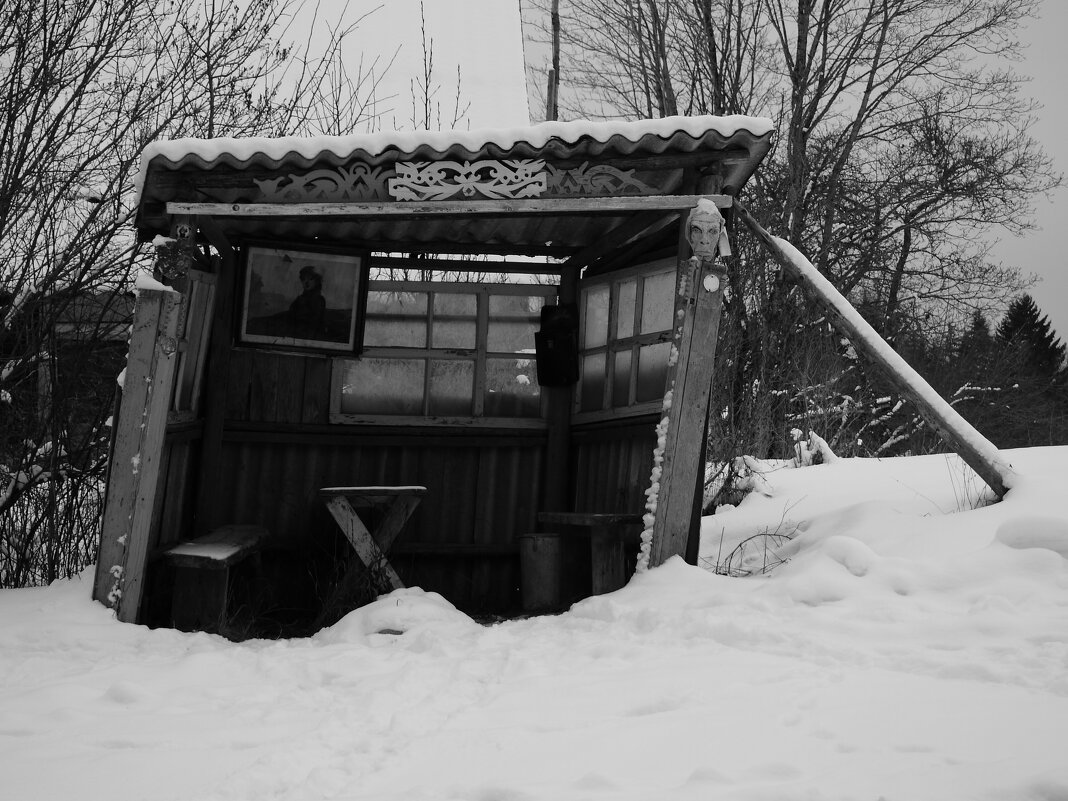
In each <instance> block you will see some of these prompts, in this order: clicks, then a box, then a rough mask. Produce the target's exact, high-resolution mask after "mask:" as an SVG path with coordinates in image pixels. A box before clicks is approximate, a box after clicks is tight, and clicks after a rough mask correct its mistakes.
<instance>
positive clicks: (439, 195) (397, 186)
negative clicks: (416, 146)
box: [387, 159, 546, 200]
mask: <svg viewBox="0 0 1068 801" xmlns="http://www.w3.org/2000/svg"><path fill="white" fill-rule="evenodd" d="M387 184H388V186H389V196H390V197H392V198H393V199H395V200H450V199H453V198H458V197H463V198H474V197H484V198H490V199H493V200H497V199H501V198H523V197H540V196H541V195H543V194H544V193H545V187H546V181H545V160H544V159H509V160H506V161H494V160H492V159H480V160H478V161H474V162H472V161H464V162H462V163H461V162H459V161H428V162H414V161H398V162H397V174H396V177H394V178H390V179H389V180H388V181H387Z"/></svg>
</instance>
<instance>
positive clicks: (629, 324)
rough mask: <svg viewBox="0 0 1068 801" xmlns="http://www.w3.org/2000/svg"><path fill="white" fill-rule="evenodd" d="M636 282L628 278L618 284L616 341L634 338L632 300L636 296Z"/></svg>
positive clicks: (634, 279)
mask: <svg viewBox="0 0 1068 801" xmlns="http://www.w3.org/2000/svg"><path fill="white" fill-rule="evenodd" d="M637 291H638V280H637V279H636V278H630V279H628V280H626V281H621V282H620V284H619V295H618V296H617V299H616V339H622V338H623V337H630V336H634V299H635V297H636V296H637Z"/></svg>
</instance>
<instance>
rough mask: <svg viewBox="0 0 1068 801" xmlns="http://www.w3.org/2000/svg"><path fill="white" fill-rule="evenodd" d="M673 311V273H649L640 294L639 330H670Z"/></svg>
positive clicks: (643, 331) (644, 332) (647, 332)
mask: <svg viewBox="0 0 1068 801" xmlns="http://www.w3.org/2000/svg"><path fill="white" fill-rule="evenodd" d="M674 313H675V273H660V274H659V275H650V276H649V277H647V278H646V279H645V288H644V292H643V295H642V325H641V332H642V333H643V334H649V333H651V332H653V331H670V330H671V315H672V314H674Z"/></svg>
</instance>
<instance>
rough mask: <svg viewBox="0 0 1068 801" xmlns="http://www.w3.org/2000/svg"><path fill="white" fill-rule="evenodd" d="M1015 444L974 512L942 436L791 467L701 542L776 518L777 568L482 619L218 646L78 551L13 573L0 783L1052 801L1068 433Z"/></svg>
mask: <svg viewBox="0 0 1068 801" xmlns="http://www.w3.org/2000/svg"><path fill="white" fill-rule="evenodd" d="M1008 457H1009V459H1010V461H1011V462H1012V464H1013V466H1014V467H1015V468H1016V470H1017V471H1018V472H1019V473H1020V479H1019V480H1018V481H1017V482H1016V484H1015V488H1014V489H1013V490H1012V491H1011V492H1010V494H1009V496H1008V498H1007V499H1006V501H1005V502H1003V503H1001V504H997V505H994V506H987V507H985V508H980V509H977V510H974V511H959V510H960V509H962V508H965V507H967V506H969V505H970V504H971V503H972V501H973V500H974V499H975V497H976V496H977V495H978V491H977V489H976V485H975V483H974V480H972V481H969V480H968V479H967V477H966V475H967V471H966V470H965V469H964V468H963V467H961V465H960V463H959V462H958V461H957V460H956V458H955V457H952V458H950V459H947V458H945V457H941V456H928V457H918V458H911V459H888V460H883V461H874V460H842V461H841V462H838V463H836V464H829V465H822V466H816V467H809V468H804V469H797V470H782V471H779V472H776V473H774V474H771V475H769V476H767V477H766V478H767V481H768V484H769V487H770V492H771V495H770V496H768V495H763V494H753V495H750V496H749V497H748V498H746V500H745V501H744V502H742V503H741V504H740V505H739V506H738V508H735V509H723V510H721V511H720V512H719V513H718V514H716V515H714V516H712V517H709V518H706V519H705V526H704V537H703V542H702V556H703V559H704V560H706V561H707V562H716V561H718V562H723V561H724V560H725V557H726V555H727V554H728V553H729V552H730V551H731V550H732V549H733V546H734V544H735V543H737V542H739V541H742V540H745V539H746V538H748V537H750V536H752V535H759V534H761V533H763V532H771V533H775V534H778V535H790V537H791V538H792V539H790V540H788V541H787V540H785V539H784V540H783V541H782V543H783V548H784V549H785V550H780V551H779V552H778V553H774V552H772V551H768V553H767V554H765V552H764V548H763V544H762V543H761V542H760V541H759V540H751V541H750V542H749V545H748V547H747V554H748V555H747V556H745V558H744V559H743V560H742V561H744V562H745V563H746V564H747V565H748V566H749V567H750V568H753V567H756V568H761V567H763V565H764V564H765V563H767V564H772V563H774V562H776V561H779V560H780V559H782V558H784V557H785V558H786V559H787V561H786V562H785V563H783V564H780V565H778V566H777V567H776V568H775V569H774V570H772V571H771V572H770V573H768V574H766V575H760V574H757V575H754V576H750V577H748V578H728V577H726V576H721V575H716V574H715V573H713V572H711V571H709V570H707V569H701V568H698V567H690V566H687V565H685V564H684V563H682V562H681V561H673V562H669V563H668V564H667V565H664V566H662V567H660V568H657V569H655V570H651V571H649V572H647V573H644V574H641V575H639V576H638V577H637V578H635V579H634V580H633V581H632V582H631V584H630V585H629V586H628V587H626V588H624V589H623V590H621V591H619V592H617V593H614V594H612V595H607V596H601V597H598V598H593V599H589V600H587V601H584V602H582V603H579V604H577V605H576V606H575V607H574V608H572V609H571V610H570V611H569V612H567V613H566V614H563V615H559V616H555V617H542V618H535V619H527V620H518V621H513V622H508V623H503V624H499V625H494V626H488V627H487V626H480V625H478V624H476V623H475V622H473V621H471V620H470V619H468V618H467V617H465V616H464V615H462V614H460V613H458V612H456V611H455V610H454V609H452V608H451V607H450V606H449V605H448V604H447V603H446V602H444V601H443V600H442V599H441V598H439V597H437V596H434V595H432V594H427V593H423V592H422V591H420V590H416V589H411V590H403V591H399V592H397V593H394V594H392V595H390V596H387V597H385V598H383V599H381V600H379V601H378V602H376V603H375V604H373V605H371V606H370V607H365V608H364V609H362V610H358V611H356V612H354V613H352V614H351V615H349V616H348V617H346V618H345V619H344V620H342V621H341V622H340V623H339V624H337V625H336V626H335V627H333V628H332V629H330V630H327V631H324V632H322V633H320V634H319V635H317V636H316V637H314V638H311V639H307V640H291V641H283V642H267V641H252V642H246V643H242V644H232V643H229V642H227V641H225V640H222V639H219V638H217V637H214V636H209V635H205V634H181V633H178V632H175V631H148V630H146V629H144V628H142V627H138V626H131V625H124V624H120V623H117V622H115V621H114V620H112V618H111V615H110V613H109V612H108V611H107V610H105V609H104V608H103V607H101V606H99V605H97V604H94V603H92V602H91V601H90V600H89V592H90V585H91V573H87V574H85V575H84V576H83V577H82V578H80V579H78V580H73V581H64V582H59V583H57V584H55V585H53V586H51V587H48V588H42V589H29V590H14V591H5V592H3V593H0V797H3V798H4V799H12V801H28V800H29V799H34V800H36V799H62V800H63V801H71V799H78V800H79V801H95V800H96V799H100V801H105V800H106V801H122V800H124V799H131V800H132V799H137V800H139V801H140V800H141V799H153V800H156V801H158V800H159V799H197V800H198V801H201V800H203V799H257V801H261V800H262V799H293V800H294V801H310V800H312V799H328V798H329V799H333V798H338V799H376V800H379V799H404V801H417V800H418V799H428V800H429V799H433V800H434V801H439V800H446V799H464V800H465V801H466V800H470V801H527V800H528V799H545V801H566V800H567V799H590V800H591V801H597V800H598V799H628V800H633V801H649V800H650V799H694V800H695V801H697V800H700V801H708V800H709V799H766V800H767V801H784V800H786V799H799V800H800V799H805V800H806V801H822V800H824V799H826V800H827V801H830V800H831V799H836V800H837V799H858V800H860V799H863V800H865V801H875V799H880V798H882V799H887V801H890V800H891V799H901V800H902V801H920V800H921V799H931V801H948V800H956V799H991V800H994V799H998V800H1004V799H1034V800H1035V801H1054V800H1055V799H1061V800H1062V801H1063V800H1064V799H1068V755H1066V753H1068V752H1066V744H1068V561H1066V557H1068V503H1066V501H1068V448H1047V449H1032V450H1026V451H1024V450H1021V451H1011V452H1009V453H1008ZM758 544H759V547H754V546H756V545H758ZM738 565H739V561H738V560H737V559H735V560H734V562H733V566H734V567H737V566H738ZM382 629H393V630H398V631H403V633H402V634H383V633H378V632H379V631H381V630H382Z"/></svg>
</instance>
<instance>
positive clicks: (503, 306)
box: [486, 295, 545, 353]
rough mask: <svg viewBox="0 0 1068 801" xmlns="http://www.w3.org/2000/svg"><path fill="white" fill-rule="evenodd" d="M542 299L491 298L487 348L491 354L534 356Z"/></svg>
mask: <svg viewBox="0 0 1068 801" xmlns="http://www.w3.org/2000/svg"><path fill="white" fill-rule="evenodd" d="M544 305H545V298H544V297H542V296H541V295H490V298H489V331H488V332H487V341H486V348H487V350H489V351H491V352H493V351H496V352H499V353H500V352H503V353H533V352H534V332H535V331H537V330H538V326H539V325H540V323H541V307H542V306H544Z"/></svg>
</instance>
